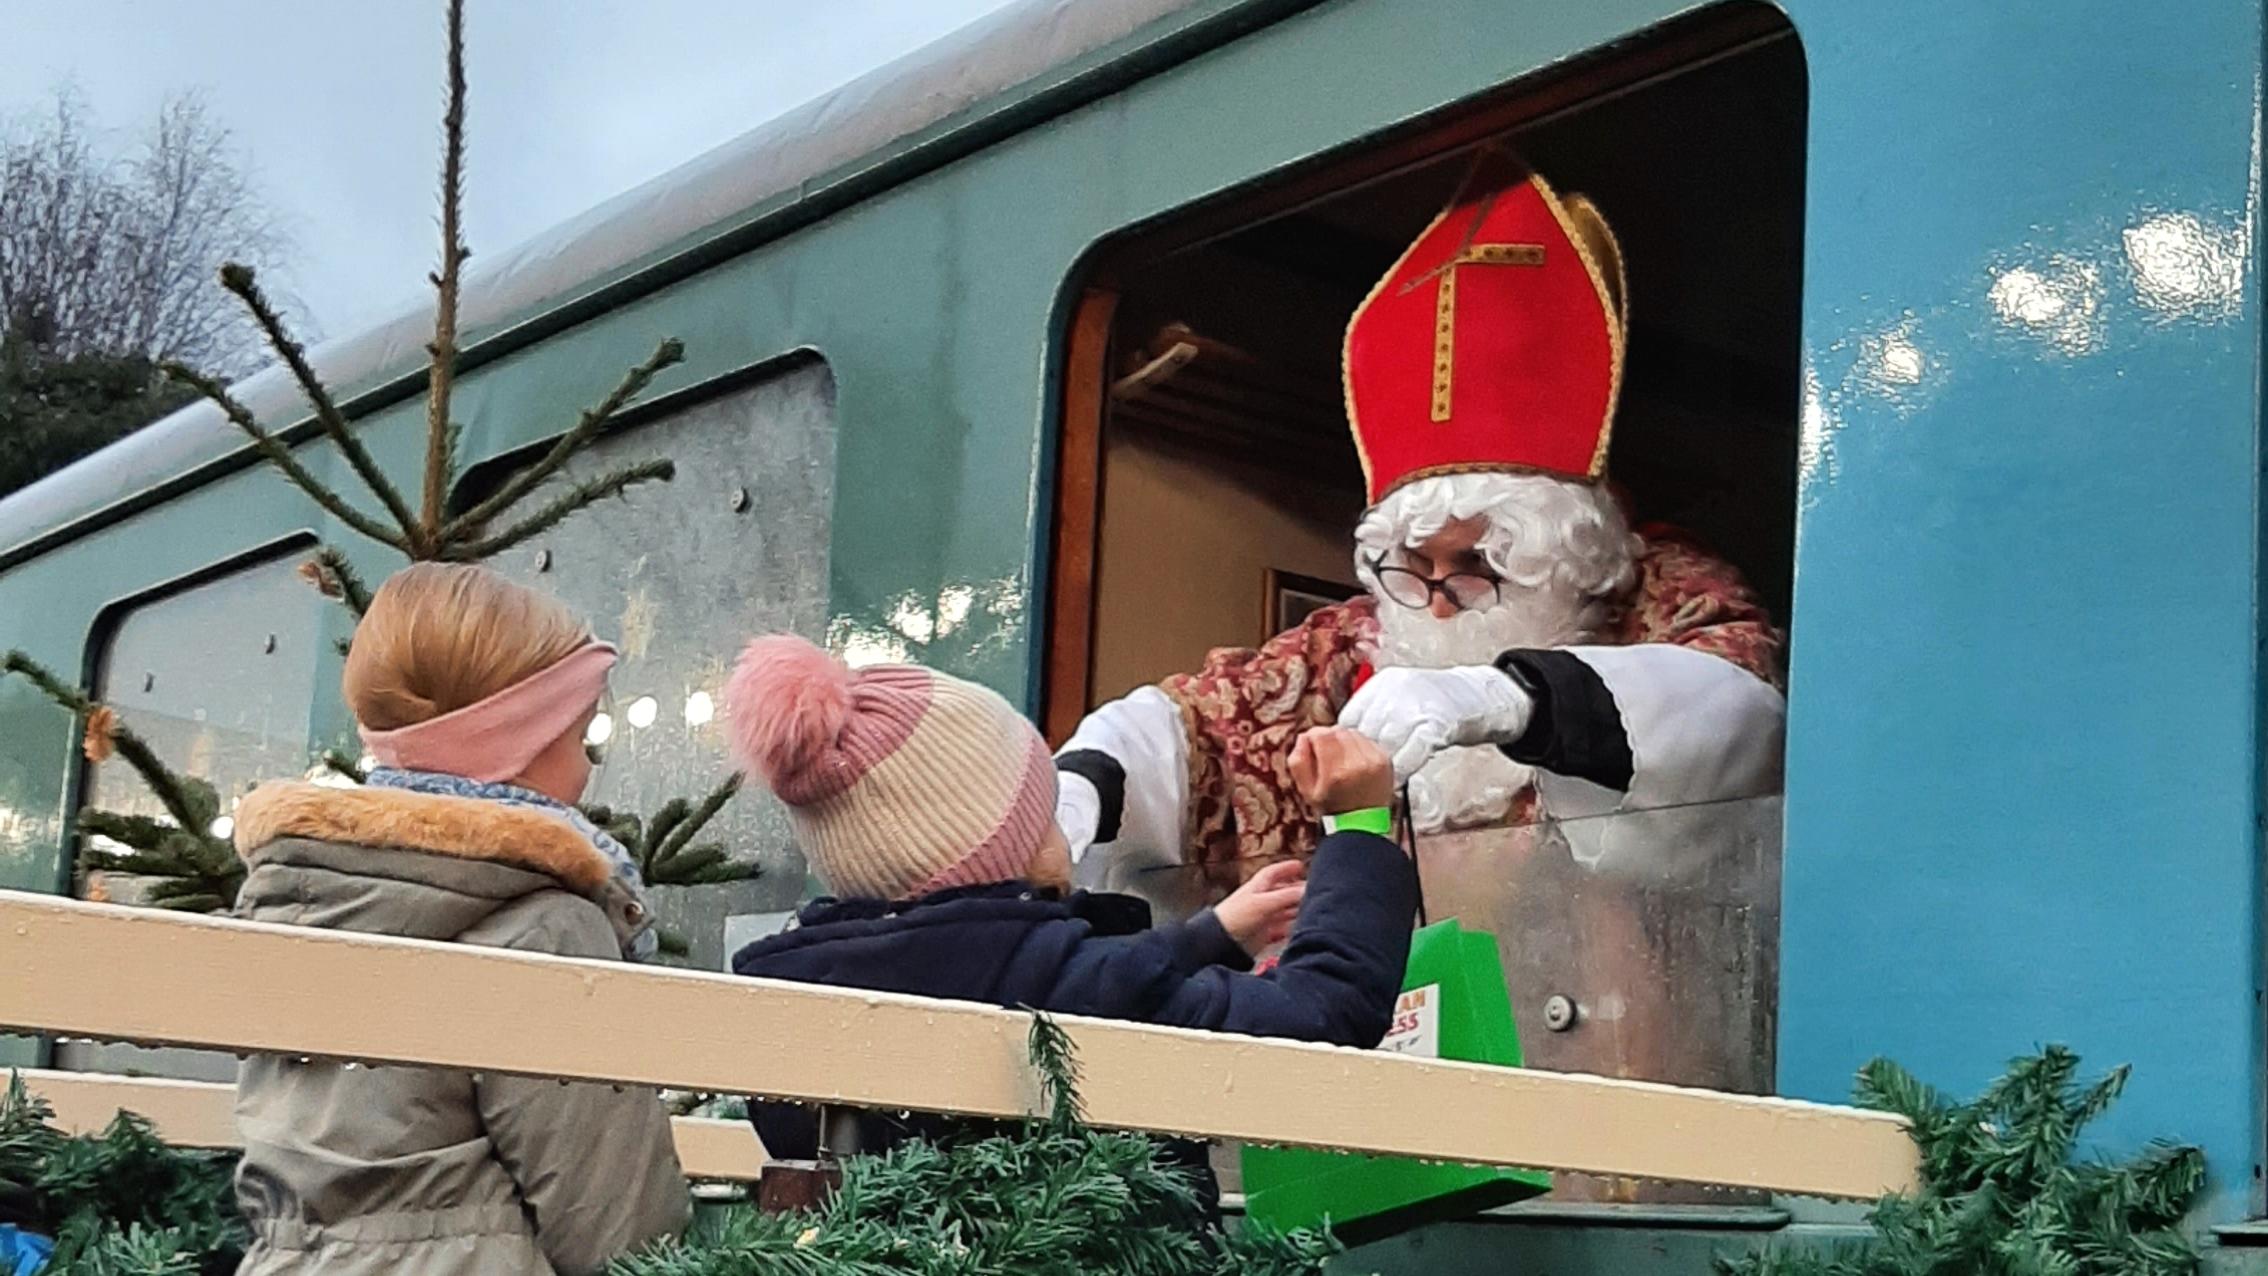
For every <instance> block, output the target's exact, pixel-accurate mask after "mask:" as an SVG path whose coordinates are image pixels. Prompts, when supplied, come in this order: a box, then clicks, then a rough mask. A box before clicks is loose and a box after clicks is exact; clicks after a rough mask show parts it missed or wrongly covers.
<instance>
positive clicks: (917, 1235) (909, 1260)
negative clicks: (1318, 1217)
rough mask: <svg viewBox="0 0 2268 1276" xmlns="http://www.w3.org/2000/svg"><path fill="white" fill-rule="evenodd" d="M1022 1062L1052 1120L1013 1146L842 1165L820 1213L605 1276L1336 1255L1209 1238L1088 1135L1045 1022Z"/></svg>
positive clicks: (1179, 1185)
mask: <svg viewBox="0 0 2268 1276" xmlns="http://www.w3.org/2000/svg"><path fill="white" fill-rule="evenodd" d="M1029 1052H1030V1056H1031V1060H1032V1064H1033V1066H1034V1067H1035V1068H1036V1069H1037V1070H1038V1071H1039V1073H1040V1079H1041V1084H1042V1087H1043V1090H1044V1093H1045V1096H1046V1101H1047V1108H1048V1111H1047V1114H1046V1115H1045V1116H1042V1117H1038V1118H1035V1119H1033V1120H1031V1121H1028V1122H1026V1123H1025V1126H1024V1129H1023V1131H1022V1133H1021V1134H1019V1135H1017V1136H1014V1137H998V1138H989V1139H983V1140H980V1141H974V1142H967V1143H956V1144H950V1145H942V1146H941V1145H935V1144H929V1143H920V1142H915V1143H908V1144H906V1145H904V1146H902V1147H900V1148H898V1149H896V1150H895V1151H892V1152H890V1153H889V1154H887V1155H885V1156H878V1157H853V1158H851V1159H850V1160H849V1161H847V1162H845V1163H844V1166H843V1185H842V1188H841V1190H840V1191H838V1192H837V1193H836V1195H835V1196H834V1198H833V1199H832V1200H831V1201H829V1202H828V1203H827V1204H826V1205H825V1206H823V1207H821V1208H819V1209H817V1210H814V1211H808V1212H798V1213H789V1214H763V1213H759V1212H757V1211H755V1210H753V1209H750V1208H746V1207H740V1208H736V1209H734V1210H731V1211H729V1212H727V1213H725V1214H724V1215H722V1216H721V1217H720V1218H718V1219H715V1220H713V1221H710V1222H707V1223H704V1224H702V1225H700V1226H697V1227H696V1228H695V1230H694V1231H693V1233H691V1234H689V1235H688V1236H687V1237H686V1238H685V1239H683V1240H681V1241H674V1242H670V1243H666V1244H663V1245H661V1246H659V1247H656V1248H655V1249H653V1250H650V1251H648V1252H646V1253H644V1254H639V1255H635V1256H632V1257H629V1258H625V1259H623V1260H622V1261H620V1262H618V1263H617V1264H615V1267H614V1273H615V1276H772V1274H773V1273H778V1274H779V1276H885V1274H891V1276H895V1274H900V1273H918V1274H920V1276H1039V1274H1041V1273H1062V1272H1078V1273H1082V1274H1085V1276H1232V1274H1233V1276H1314V1274H1315V1273H1319V1272H1321V1271H1322V1268H1323V1262H1324V1260H1325V1259H1326V1258H1328V1257H1329V1256H1330V1255H1331V1254H1333V1253H1335V1252H1337V1250H1338V1246H1337V1244H1336V1242H1334V1241H1332V1240H1331V1239H1330V1238H1329V1236H1328V1235H1325V1234H1319V1233H1313V1232H1296V1233H1292V1234H1290V1235H1280V1234H1277V1233H1274V1232H1270V1231H1268V1230H1267V1229H1265V1228H1262V1227H1259V1226H1256V1225H1247V1226H1246V1227H1244V1228H1243V1229H1241V1230H1239V1231H1237V1232H1235V1233H1229V1232H1224V1231H1222V1230H1221V1229H1220V1228H1218V1227H1216V1226H1214V1225H1212V1224H1211V1223H1209V1222H1208V1221H1206V1220H1205V1218H1204V1216H1203V1211H1202V1209H1201V1206H1200V1204H1199V1201H1198V1198H1197V1187H1196V1183H1195V1181H1194V1179H1193V1178H1192V1177H1191V1175H1190V1173H1189V1172H1188V1171H1187V1170H1185V1169H1183V1168H1181V1167H1179V1166H1172V1165H1162V1164H1160V1163H1159V1161H1158V1144H1157V1143H1156V1142H1155V1141H1154V1140H1152V1139H1150V1138H1149V1137H1147V1136H1145V1135H1141V1134H1124V1133H1113V1132H1105V1131H1099V1130H1095V1129H1093V1128H1091V1127H1090V1126H1088V1125H1087V1124H1086V1121H1085V1118H1084V1117H1083V1115H1082V1114H1081V1109H1080V1106H1079V1098H1078V1089H1077V1078H1078V1063H1077V1058H1076V1056H1075V1055H1074V1054H1073V1053H1072V1049H1071V1042H1070V1038H1069V1037H1067V1036H1065V1035H1064V1033H1063V1031H1062V1029H1061V1028H1059V1027H1057V1026H1056V1024H1055V1023H1054V1022H1053V1021H1052V1020H1050V1019H1048V1018H1047V1016H1045V1015H1034V1016H1033V1021H1032V1031H1031V1038H1030V1044H1029Z"/></svg>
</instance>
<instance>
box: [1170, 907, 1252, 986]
mask: <svg viewBox="0 0 2268 1276" xmlns="http://www.w3.org/2000/svg"><path fill="white" fill-rule="evenodd" d="M1173 959H1174V961H1175V963H1176V964H1178V965H1179V966H1180V967H1181V969H1182V970H1184V971H1186V972H1192V973H1193V972H1195V971H1198V970H1202V969H1204V968H1205V967H1207V966H1226V967H1228V968H1229V969H1230V970H1237V971H1244V970H1250V969H1252V954H1250V953H1248V952H1246V951H1244V946H1243V945H1241V944H1239V943H1237V942H1236V940H1235V938H1234V937H1232V936H1231V935H1230V934H1229V933H1228V927H1226V926H1223V925H1221V918H1220V915H1219V914H1218V913H1215V912H1214V911H1213V910H1212V909H1210V908H1208V909H1205V910H1204V911H1203V912H1200V913H1198V914H1197V915H1196V916H1195V917H1192V918H1190V919H1189V920H1188V921H1185V922H1183V923H1181V925H1180V926H1179V927H1177V928H1176V929H1175V932H1174V936H1173Z"/></svg>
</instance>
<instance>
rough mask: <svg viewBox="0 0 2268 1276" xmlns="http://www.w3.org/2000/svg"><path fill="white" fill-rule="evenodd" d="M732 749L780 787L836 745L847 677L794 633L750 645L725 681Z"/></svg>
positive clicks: (846, 702)
mask: <svg viewBox="0 0 2268 1276" xmlns="http://www.w3.org/2000/svg"><path fill="white" fill-rule="evenodd" d="M725 708H726V712H727V713H729V714H730V715H731V726H732V732H731V734H732V744H733V750H734V752H735V753H736V754H738V755H739V758H740V761H741V764H742V765H743V766H746V767H749V768H750V769H752V770H754V771H755V772H756V773H757V774H759V775H761V776H763V777H764V780H765V782H766V783H767V784H768V785H770V786H771V787H772V788H774V789H777V788H778V787H779V786H780V783H781V781H783V780H785V779H787V778H789V777H791V776H794V775H795V774H797V773H798V772H800V771H802V770H803V769H804V768H805V767H808V766H810V765H811V763H812V762H813V761H814V760H815V759H816V758H818V757H819V755H820V754H821V753H823V752H825V751H826V750H827V749H829V748H831V747H833V745H834V744H835V742H836V741H837V740H838V739H840V738H841V736H842V734H843V728H844V726H846V725H847V724H848V723H849V722H850V712H851V674H850V670H849V669H848V668H847V667H845V666H844V664H843V662H842V661H840V660H837V659H836V658H835V657H833V656H831V655H828V654H827V653H826V652H824V651H821V650H820V649H819V648H817V647H815V646H813V645H811V644H810V643H809V642H807V641H805V640H804V639H801V638H798V637H795V636H794V635H792V634H770V635H767V636H765V637H762V638H758V639H756V640H755V641H754V642H751V643H749V644H748V647H747V649H746V650H744V651H742V652H741V653H740V663H739V664H738V665H736V666H734V668H733V671H732V680H731V681H730V682H728V683H727V684H725Z"/></svg>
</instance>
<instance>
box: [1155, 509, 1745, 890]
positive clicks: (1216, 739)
mask: <svg viewBox="0 0 2268 1276" xmlns="http://www.w3.org/2000/svg"><path fill="white" fill-rule="evenodd" d="M1655 532H1656V534H1655V535H1650V536H1648V537H1646V538H1645V545H1644V548H1643V549H1642V550H1641V551H1640V553H1639V557H1638V564H1637V566H1638V583H1637V585H1636V586H1635V587H1634V588H1633V589H1632V591H1631V593H1630V596H1629V598H1628V599H1627V600H1626V601H1625V602H1624V603H1623V605H1622V606H1621V607H1620V608H1619V609H1618V610H1617V611H1616V612H1615V614H1614V617H1613V619H1612V621H1611V623H1610V624H1609V625H1608V627H1607V629H1606V632H1604V633H1603V634H1601V635H1600V637H1599V639H1598V641H1599V642H1600V643H1601V644H1603V645H1614V646H1635V645H1638V644H1641V643H1669V644H1672V645H1675V646H1680V647H1690V648H1692V649H1694V650H1696V651H1705V652H1708V653H1709V654H1711V655H1714V656H1719V657H1722V658H1723V659H1726V660H1729V661H1731V662H1733V663H1734V664H1736V665H1739V666H1740V667H1741V668H1743V669H1746V670H1748V671H1749V672H1750V673H1753V674H1755V675H1756V676H1757V677H1759V678H1762V679H1764V680H1765V681H1766V682H1769V683H1771V684H1772V685H1773V686H1775V687H1778V686H1780V685H1781V662H1782V659H1783V657H1784V654H1785V647H1786V643H1785V639H1784V638H1783V637H1782V635H1781V633H1780V631H1779V630H1778V629H1777V628H1775V627H1774V626H1773V624H1772V618H1771V616H1770V615H1769V614H1768V613H1767V612H1766V611H1765V610H1764V605H1763V603H1762V602H1761V601H1760V600H1759V599H1758V598H1757V597H1756V593H1755V591H1754V590H1752V589H1750V588H1749V586H1748V583H1747V582H1746V581H1745V580H1743V579H1742V578H1741V575H1740V572H1739V571H1738V570H1737V569H1735V568H1734V567H1733V566H1732V564H1730V563H1727V562H1726V561H1724V560H1723V559H1721V558H1718V557H1717V556H1716V555H1714V554H1712V553H1710V552H1709V551H1708V550H1706V549H1704V548H1702V547H1701V546H1700V545H1699V544H1698V543H1697V542H1695V541H1694V540H1693V539H1692V538H1690V537H1688V536H1686V535H1685V534H1684V533H1681V532H1678V531H1676V530H1675V529H1669V528H1659V527H1657V528H1656V529H1655ZM1377 636H1378V604H1377V601H1376V600H1375V599H1373V598H1372V597H1371V596H1370V595H1367V594H1365V595H1363V596H1362V597H1360V598H1356V599H1354V600H1352V601H1349V602H1346V603H1341V604H1338V605H1336V606H1332V607H1324V608H1320V609H1318V610H1317V611H1315V612H1313V613H1311V614H1310V615H1309V616H1308V617H1307V619H1306V620H1304V621H1302V622H1301V623H1300V625H1299V626H1298V627H1297V628H1295V629H1289V630H1286V631H1285V632H1283V633H1280V634H1278V635H1276V636H1275V637H1274V638H1271V639H1269V640H1268V641H1267V642H1266V643H1264V644H1262V645H1261V646H1260V647H1259V648H1258V649H1253V648H1249V647H1234V648H1222V649H1220V650H1216V651H1214V652H1212V653H1211V654H1210V655H1208V656H1206V658H1205V662H1204V664H1202V665H1201V666H1199V667H1198V668H1197V669H1196V670H1194V671H1192V672H1189V673H1185V674H1176V675H1174V676H1173V677H1171V678H1168V679H1166V680H1165V682H1164V683H1162V684H1161V687H1162V689H1163V690H1164V691H1165V693H1166V695H1167V696H1168V697H1169V698H1171V699H1172V700H1173V701H1174V703H1175V704H1177V705H1179V706H1180V707H1181V717H1182V725H1183V727H1184V728H1185V729H1186V730H1187V732H1188V742H1189V795H1190V797H1189V800H1190V811H1189V816H1190V829H1191V852H1190V860H1191V864H1192V868H1191V871H1193V872H1199V873H1203V874H1204V875H1205V877H1206V879H1207V885H1208V887H1209V888H1210V889H1211V890H1212V892H1213V893H1214V895H1215V896H1216V897H1218V896H1219V895H1221V894H1225V893H1226V892H1227V891H1229V890H1232V889H1234V888H1235V887H1236V886H1237V885H1238V884H1239V883H1241V882H1242V881H1243V880H1244V878H1245V877H1246V876H1248V875H1249V873H1250V872H1253V871H1257V870H1258V869H1259V867H1260V866H1261V865H1263V864H1266V863H1268V862H1269V861H1271V860H1276V859H1281V858H1283V857H1284V856H1286V855H1295V856H1301V857H1304V856H1306V855H1309V854H1311V853H1313V851H1314V849H1315V844H1316V842H1317V841H1318V840H1320V838H1321V836H1322V825H1321V823H1320V821H1319V820H1318V819H1317V818H1316V816H1315V815H1314V814H1313V813H1312V812H1310V811H1308V810H1307V808H1306V804H1305V803H1304V802H1303V801H1301V799H1300V797H1299V794H1298V791H1297V790H1296V789H1295V788H1294V787H1293V785H1292V782H1291V775H1290V767H1289V763H1290V757H1291V746H1292V741H1293V740H1295V739H1297V738H1298V737H1299V733H1300V732H1302V731H1305V730H1306V729H1307V728H1309V727H1313V726H1323V725H1326V724H1329V723H1333V722H1336V721H1338V719H1339V710H1340V709H1342V708H1344V707H1345V706H1346V703H1347V700H1348V698H1349V697H1351V696H1352V695H1353V694H1354V689H1355V687H1356V685H1357V679H1358V677H1359V676H1360V674H1361V671H1362V670H1363V669H1365V668H1366V667H1367V666H1368V664H1369V661H1370V656H1371V649H1372V647H1373V646H1374V645H1375V643H1376V641H1377ZM1535 813H1536V802H1535V794H1534V790H1532V789H1531V790H1529V792H1528V793H1527V794H1525V795H1523V796H1522V797H1521V798H1520V800H1519V802H1518V804H1517V805H1516V806H1515V809H1514V811H1513V813H1512V816H1511V820H1512V822H1514V823H1519V822H1523V821H1529V820H1533V819H1534V818H1535Z"/></svg>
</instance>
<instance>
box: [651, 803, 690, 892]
mask: <svg viewBox="0 0 2268 1276" xmlns="http://www.w3.org/2000/svg"><path fill="white" fill-rule="evenodd" d="M691 814H693V804H692V803H691V802H688V801H686V800H685V799H684V798H681V797H677V798H671V799H670V800H669V801H667V802H664V803H662V808H661V809H660V810H658V811H656V812H654V814H653V818H651V819H649V820H647V821H646V827H645V828H644V829H643V830H641V832H642V833H643V834H644V836H643V838H642V839H641V842H642V845H641V846H640V848H639V849H640V852H641V862H640V863H639V865H638V867H639V868H640V869H642V870H644V871H646V872H648V873H651V872H652V871H653V867H654V863H655V861H657V860H660V859H663V858H664V857H666V856H667V855H668V850H667V849H666V848H667V847H668V845H669V837H670V834H671V833H673V832H675V831H676V829H677V826H678V825H680V824H682V823H684V822H685V819H686V817H687V816H689V815H691ZM648 880H651V879H650V878H649V879H648Z"/></svg>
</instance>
